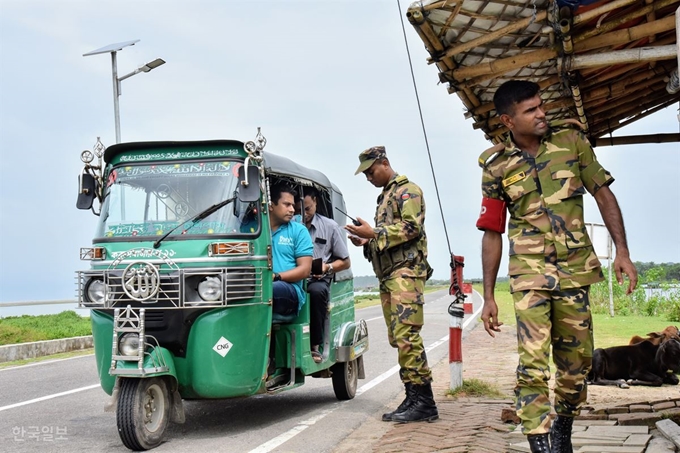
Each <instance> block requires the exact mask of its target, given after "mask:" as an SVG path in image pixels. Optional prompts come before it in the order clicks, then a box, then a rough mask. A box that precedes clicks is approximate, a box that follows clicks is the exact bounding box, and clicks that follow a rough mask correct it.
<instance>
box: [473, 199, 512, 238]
mask: <svg viewBox="0 0 680 453" xmlns="http://www.w3.org/2000/svg"><path fill="white" fill-rule="evenodd" d="M506 214H507V211H506V210H505V201H503V200H498V199H496V198H488V197H483V198H482V211H481V212H480V213H479V219H478V220H477V228H479V229H480V230H491V231H495V232H497V233H501V234H503V233H505V216H506Z"/></svg>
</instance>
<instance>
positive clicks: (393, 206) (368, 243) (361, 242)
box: [345, 146, 439, 423]
mask: <svg viewBox="0 0 680 453" xmlns="http://www.w3.org/2000/svg"><path fill="white" fill-rule="evenodd" d="M359 162H360V165H359V168H358V169H357V171H356V173H355V174H359V173H362V172H363V173H364V174H365V175H366V179H367V180H368V181H369V182H370V183H372V184H373V185H374V186H376V187H381V188H382V189H383V191H382V193H381V194H380V196H379V197H378V207H377V208H376V212H375V228H373V227H372V226H371V225H370V224H369V223H368V222H366V221H365V220H362V219H361V218H357V220H358V221H359V222H360V223H361V225H360V226H356V225H347V226H346V227H345V228H346V229H347V230H348V231H349V232H350V233H352V234H353V235H354V236H350V240H351V241H352V243H353V244H354V245H357V246H363V247H364V256H365V257H366V258H367V259H368V260H369V261H370V262H371V264H372V265H373V270H374V271H375V275H376V276H377V277H378V279H379V280H380V300H381V303H382V309H383V316H384V317H385V323H386V324H387V337H388V340H389V342H390V345H391V346H392V347H394V348H397V351H398V354H399V365H400V366H401V370H400V372H399V374H400V376H401V380H402V382H403V383H404V387H405V388H406V398H405V399H404V401H403V402H402V403H401V404H400V405H399V407H398V408H397V409H396V410H394V411H393V412H389V413H387V414H384V415H383V421H395V422H399V423H408V422H414V421H425V420H426V421H432V420H436V419H437V418H439V414H438V412H437V406H436V405H435V402H434V397H433V395H432V387H431V382H432V373H431V371H430V368H429V366H428V364H427V357H426V355H425V348H424V346H423V339H422V337H421V336H420V330H421V328H422V326H423V320H424V313H423V304H424V303H425V297H424V296H423V292H424V288H425V281H426V280H427V279H428V278H429V276H430V275H431V268H430V267H429V265H428V263H427V237H426V235H425V201H424V200H423V192H422V190H420V187H418V186H417V185H416V184H414V183H412V182H410V181H409V180H408V178H407V177H406V176H403V175H398V174H397V173H396V172H395V171H394V170H393V169H392V167H391V165H390V162H389V160H388V159H387V155H386V154H385V147H384V146H375V147H373V148H369V149H367V150H366V151H364V152H362V153H361V154H360V155H359Z"/></svg>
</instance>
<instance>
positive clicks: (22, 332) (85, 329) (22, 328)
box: [0, 310, 92, 345]
mask: <svg viewBox="0 0 680 453" xmlns="http://www.w3.org/2000/svg"><path fill="white" fill-rule="evenodd" d="M84 335H92V327H91V325H90V318H83V317H81V316H79V315H78V314H76V312H74V311H72V310H70V311H63V312H61V313H59V314H57V315H40V316H28V315H24V316H10V317H7V318H1V319H0V345H6V344H16V343H27V342H30V341H43V340H56V339H59V338H69V337H81V336H84Z"/></svg>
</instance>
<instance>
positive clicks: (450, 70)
mask: <svg viewBox="0 0 680 453" xmlns="http://www.w3.org/2000/svg"><path fill="white" fill-rule="evenodd" d="M679 2H680V0H612V1H610V0H600V1H595V2H592V0H590V1H589V0H585V1H583V0H560V1H551V0H514V1H513V0H425V1H422V2H415V3H413V4H412V5H411V6H410V7H409V9H408V11H407V13H406V16H407V18H408V20H409V22H410V23H411V24H412V25H413V26H414V28H415V29H416V31H417V32H418V35H419V36H420V38H421V39H422V40H423V43H424V44H425V47H426V49H427V50H428V52H429V53H430V58H429V59H428V63H429V64H435V65H436V66H437V68H438V69H439V79H440V81H441V82H442V83H445V84H446V85H447V86H448V91H449V93H455V94H457V95H458V96H459V97H460V99H461V100H462V102H463V104H464V105H465V107H466V112H465V117H466V118H472V119H473V120H474V124H473V128H474V129H481V130H482V131H483V132H484V134H485V136H486V138H487V139H489V140H491V141H493V142H495V143H498V142H499V141H501V140H502V139H503V136H504V135H505V134H506V133H507V129H506V128H505V127H504V126H503V125H502V124H501V122H500V119H499V118H498V117H497V116H496V114H495V113H496V112H495V110H494V107H493V102H492V101H493V95H494V93H495V91H496V88H498V87H499V86H500V85H501V84H502V83H503V82H505V81H507V80H510V79H522V80H531V81H534V82H536V83H538V84H539V85H540V87H541V93H542V94H541V97H542V98H543V101H544V107H545V110H546V114H547V116H548V120H549V121H553V120H558V119H563V118H576V119H578V120H579V121H580V122H581V123H583V124H584V128H585V133H586V135H587V136H588V137H589V138H590V140H591V142H592V143H593V144H600V145H603V144H613V141H611V140H610V139H609V138H606V137H608V136H609V134H610V133H611V132H613V131H615V130H617V129H620V128H622V127H624V126H626V125H627V124H630V123H631V122H634V121H637V120H639V119H641V118H643V117H645V116H647V115H649V114H651V113H654V112H656V111H658V110H660V109H662V108H664V107H667V106H669V105H671V104H673V103H675V102H678V101H679V100H680V91H676V92H675V93H672V91H673V90H672V88H670V89H667V86H668V85H669V79H670V78H671V77H672V73H673V72H674V71H675V77H677V68H678V58H679V57H678V45H677V43H676V39H677V38H676V16H675V14H676V9H678V3H679ZM585 3H588V4H585ZM568 5H571V7H570V6H568ZM679 11H680V10H679ZM678 14H680V12H679V13H678ZM642 137H648V139H645V138H643V139H640V138H639V137H638V142H659V141H680V134H657V135H656V136H642ZM598 139H599V140H598ZM607 142H610V143H607Z"/></svg>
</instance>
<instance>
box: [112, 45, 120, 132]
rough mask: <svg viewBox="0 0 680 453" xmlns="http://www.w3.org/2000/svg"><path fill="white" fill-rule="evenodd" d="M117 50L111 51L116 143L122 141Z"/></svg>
mask: <svg viewBox="0 0 680 453" xmlns="http://www.w3.org/2000/svg"><path fill="white" fill-rule="evenodd" d="M116 53H117V52H116V51H115V50H114V51H113V52H111V73H112V75H113V120H114V121H115V123H116V143H120V105H119V104H118V97H119V96H120V91H119V82H118V63H117V61H116Z"/></svg>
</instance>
